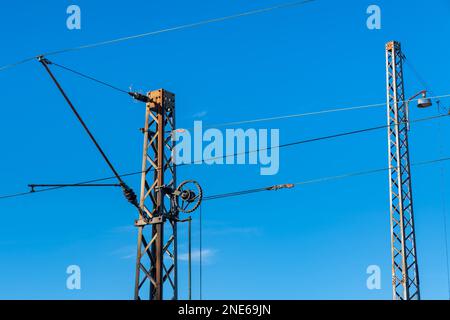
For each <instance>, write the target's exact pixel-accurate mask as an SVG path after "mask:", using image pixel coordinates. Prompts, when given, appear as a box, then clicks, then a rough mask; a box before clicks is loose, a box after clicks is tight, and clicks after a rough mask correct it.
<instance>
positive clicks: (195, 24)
mask: <svg viewBox="0 0 450 320" xmlns="http://www.w3.org/2000/svg"><path fill="white" fill-rule="evenodd" d="M314 1H317V0H303V1H294V2H287V3H282V4H278V5H275V6H271V7H266V8H261V9H256V10H251V11H246V12H241V13H237V14H233V15H228V16H224V17H220V18H213V19H207V20H202V21H198V22H193V23H187V24H182V25H178V26H175V27H170V28H165V29H160V30H155V31H150V32H145V33H140V34H135V35H131V36H126V37H120V38H115V39H111V40H106V41H100V42H95V43H91V44H86V45H82V46H76V47H70V48H65V49H61V50H55V51H49V52H46V53H43V54H39V55H36V56H33V57H30V58H27V59H23V60H20V61H17V62H14V63H10V64H7V65H4V66H1V67H0V71H3V70H6V69H9V68H13V67H16V66H18V65H21V64H24V63H26V62H29V61H32V60H34V59H36V58H37V57H39V56H41V55H43V56H51V55H57V54H62V53H67V52H72V51H79V50H83V49H89V48H96V47H101V46H106V45H110V44H115V43H120V42H125V41H129V40H134V39H139V38H145V37H150V36H156V35H159V34H163V33H168V32H174V31H180V30H183V29H191V28H195V27H200V26H203V25H208V24H213V23H218V22H223V21H226V20H232V19H237V18H241V17H247V16H252V15H256V14H261V13H266V12H270V11H274V10H279V9H287V8H294V7H299V6H302V5H306V4H308V3H310V2H314Z"/></svg>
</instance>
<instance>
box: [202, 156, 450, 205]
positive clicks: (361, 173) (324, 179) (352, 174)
mask: <svg viewBox="0 0 450 320" xmlns="http://www.w3.org/2000/svg"><path fill="white" fill-rule="evenodd" d="M449 160H450V157H447V158H441V159H434V160H429V161H422V162H417V163H414V164H413V165H412V166H423V165H431V164H435V163H439V162H445V161H449ZM390 169H393V168H392V167H388V168H381V169H373V170H367V171H356V172H349V173H345V174H341V175H336V176H327V177H322V178H317V179H312V180H304V181H299V182H296V183H291V184H286V185H276V186H269V187H262V188H256V189H247V190H241V191H235V192H228V193H222V194H217V195H213V196H208V197H204V198H203V200H204V201H211V200H219V199H223V198H231V197H238V196H243V195H248V194H252V193H260V192H267V191H278V190H283V189H292V188H294V187H295V186H300V185H308V184H316V183H323V182H328V181H333V180H341V179H345V178H351V177H357V176H366V175H370V174H375V173H380V172H386V171H388V170H390Z"/></svg>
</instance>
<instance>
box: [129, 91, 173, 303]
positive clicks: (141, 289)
mask: <svg viewBox="0 0 450 320" xmlns="http://www.w3.org/2000/svg"><path fill="white" fill-rule="evenodd" d="M148 97H149V98H150V102H149V103H147V104H146V114H145V125H144V128H143V130H142V131H143V134H144V147H143V157H142V176H141V190H140V202H139V207H140V214H139V215H140V216H139V220H137V221H136V226H137V227H138V246H137V259H136V278H135V292H134V297H135V299H136V300H141V299H150V300H163V299H173V300H176V299H177V298H178V284H177V281H178V279H177V271H178V270H177V221H178V211H177V209H176V208H175V206H173V203H172V200H171V197H170V195H169V194H166V193H165V192H166V190H174V189H175V188H176V167H175V165H174V161H172V150H173V148H174V141H173V139H172V132H173V131H174V130H175V95H174V94H172V93H170V92H168V91H166V90H163V89H160V90H156V91H152V92H150V93H148Z"/></svg>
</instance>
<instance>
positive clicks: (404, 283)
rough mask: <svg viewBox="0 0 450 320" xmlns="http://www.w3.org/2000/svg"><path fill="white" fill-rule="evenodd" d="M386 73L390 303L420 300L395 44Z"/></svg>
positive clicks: (400, 72)
mask: <svg viewBox="0 0 450 320" xmlns="http://www.w3.org/2000/svg"><path fill="white" fill-rule="evenodd" d="M386 73H387V117H388V140H389V188H390V195H389V196H390V219H391V254H392V285H393V299H394V300H419V299H420V289H419V271H418V265H417V252H416V235H415V229H414V213H413V198H412V190H411V172H410V159H409V149H408V121H409V119H408V110H407V103H406V101H405V92H404V84H403V53H402V50H401V46H400V43H398V42H395V41H393V42H389V43H388V44H387V45H386Z"/></svg>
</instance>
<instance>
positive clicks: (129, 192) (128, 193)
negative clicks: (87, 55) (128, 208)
mask: <svg viewBox="0 0 450 320" xmlns="http://www.w3.org/2000/svg"><path fill="white" fill-rule="evenodd" d="M39 61H40V62H41V63H42V65H43V66H44V68H45V70H46V71H47V73H48V74H49V76H50V78H51V79H52V80H53V82H54V83H55V85H56V87H57V88H58V90H59V91H60V92H61V94H62V96H63V97H64V99H65V100H66V102H67V104H68V105H69V107H70V109H71V110H72V112H73V113H74V114H75V116H76V118H77V119H78V121H79V122H80V124H81V125H82V127H83V128H84V130H85V131H86V133H87V134H88V136H89V138H90V139H91V141H92V142H93V143H94V145H95V147H96V148H97V150H98V152H99V153H100V154H101V156H102V157H103V159H104V160H105V162H106V164H107V165H108V167H109V168H110V169H111V171H112V172H113V173H114V176H115V177H116V178H117V180H118V181H119V183H120V186H121V187H122V189H123V193H124V196H125V198H126V199H127V200H128V201H129V202H130V203H131V204H132V205H134V206H135V207H136V208H139V204H138V202H137V196H136V194H135V192H134V191H133V189H131V188H130V187H129V186H128V185H127V184H126V183H125V181H123V179H122V177H121V176H120V175H119V173H118V171H117V170H116V169H115V168H114V166H113V164H112V163H111V161H110V159H109V158H108V156H107V155H106V153H105V152H104V151H103V149H102V147H101V146H100V144H99V143H98V141H97V139H95V137H94V135H93V134H92V132H91V130H90V129H89V128H88V126H87V125H86V123H85V122H84V120H83V119H82V118H81V115H80V114H79V113H78V111H77V109H76V108H75V106H74V105H73V103H72V102H71V101H70V99H69V97H68V96H67V94H66V93H65V91H64V89H63V88H62V87H61V85H60V84H59V82H58V80H57V79H56V78H55V76H54V75H53V73H52V72H51V71H50V68H49V67H48V64H49V63H51V62H50V61H48V60H47V59H45V58H41V59H39Z"/></svg>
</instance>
